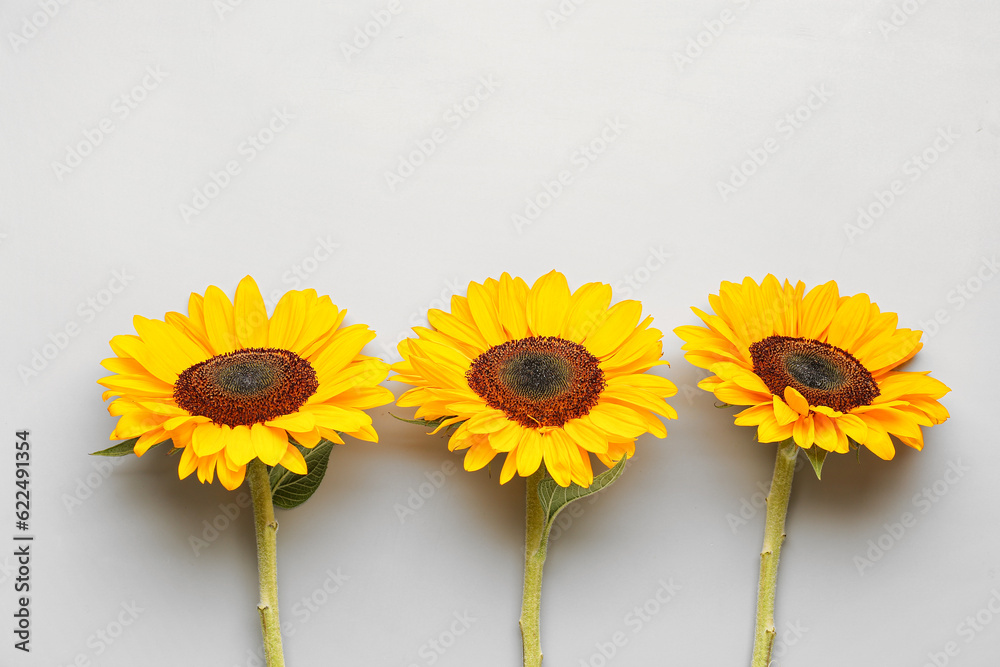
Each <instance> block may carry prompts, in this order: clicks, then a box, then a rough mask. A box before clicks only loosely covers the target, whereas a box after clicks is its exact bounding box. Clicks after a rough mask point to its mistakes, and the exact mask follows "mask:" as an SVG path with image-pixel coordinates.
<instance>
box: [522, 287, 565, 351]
mask: <svg viewBox="0 0 1000 667" xmlns="http://www.w3.org/2000/svg"><path fill="white" fill-rule="evenodd" d="M569 296H570V294H569V285H568V284H567V283H566V276H564V275H563V274H561V273H559V272H558V271H549V272H548V273H546V274H545V275H544V276H542V277H540V278H539V279H538V280H536V281H535V284H534V285H532V286H531V291H530V292H529V293H528V307H527V312H526V315H527V322H528V328H529V329H530V330H531V332H532V333H533V334H534V335H536V336H558V335H559V334H560V333H561V332H562V327H563V322H564V321H565V319H566V310H567V309H568V308H569Z"/></svg>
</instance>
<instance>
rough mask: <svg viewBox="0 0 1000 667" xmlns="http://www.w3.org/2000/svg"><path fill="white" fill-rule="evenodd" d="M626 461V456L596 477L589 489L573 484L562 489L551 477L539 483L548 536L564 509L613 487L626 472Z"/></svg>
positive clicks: (539, 494) (539, 497)
mask: <svg viewBox="0 0 1000 667" xmlns="http://www.w3.org/2000/svg"><path fill="white" fill-rule="evenodd" d="M626 459H627V457H625V456H623V457H621V459H619V461H618V463H616V464H615V467H614V468H610V469H609V470H605V471H604V472H602V473H601V474H599V475H595V476H594V482H593V484H591V485H590V486H588V487H587V488H584V487H582V486H580V485H578V484H572V483H571V484H570V485H569V486H567V487H562V486H559V485H558V484H556V481H555V480H554V479H552V478H551V477H546V478H545V479H543V480H542V481H541V482H539V484H538V499H539V500H540V501H541V503H542V511H543V512H545V531H546V534H548V530H549V528H550V527H551V526H552V522H553V521H554V520H555V518H556V515H558V514H559V512H560V511H562V509H563V508H564V507H566V506H567V505H569V504H570V503H571V502H573V501H574V500H580V499H581V498H586V497H587V496H589V495H593V494H595V493H597V492H598V491H600V490H601V489H606V488H607V487H609V486H611V484H612V483H614V481H615V480H616V479H618V478H619V477H621V475H622V471H624V470H625V460H626Z"/></svg>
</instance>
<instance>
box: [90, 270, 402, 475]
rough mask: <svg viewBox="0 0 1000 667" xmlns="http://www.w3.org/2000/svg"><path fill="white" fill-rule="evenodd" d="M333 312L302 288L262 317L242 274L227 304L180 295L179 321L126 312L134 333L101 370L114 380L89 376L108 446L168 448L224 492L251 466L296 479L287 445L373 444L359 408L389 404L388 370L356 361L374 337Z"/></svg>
mask: <svg viewBox="0 0 1000 667" xmlns="http://www.w3.org/2000/svg"><path fill="white" fill-rule="evenodd" d="M344 315H345V312H344V311H343V310H340V309H339V308H337V306H335V305H333V303H332V302H331V300H330V297H328V296H324V297H319V296H317V294H316V292H315V291H314V290H304V291H292V292H288V293H286V294H285V295H284V296H283V297H282V298H281V300H280V301H279V302H278V304H277V305H276V306H275V309H274V313H273V315H271V316H270V317H268V314H267V309H266V306H265V304H264V299H263V298H262V297H261V294H260V290H259V289H258V288H257V284H256V283H255V282H254V280H253V278H251V277H250V276H247V277H245V278H244V279H243V280H242V281H240V284H239V286H238V287H237V288H236V298H235V299H234V300H233V301H230V300H229V297H227V296H226V295H225V294H224V293H223V292H222V291H221V290H220V289H219V288H217V287H214V286H212V287H209V288H208V289H207V290H206V291H205V295H204V296H202V295H200V294H192V295H191V298H190V300H189V301H188V314H187V315H182V314H181V313H175V312H171V313H167V314H166V316H165V317H164V319H163V320H149V319H146V318H144V317H139V316H136V317H135V319H134V324H135V329H136V333H137V335H122V336H115V337H114V338H112V339H111V349H112V350H113V351H114V352H115V354H116V355H117V356H115V357H113V358H111V359H105V360H104V362H102V365H103V366H104V367H105V368H107V369H108V370H109V371H111V372H112V373H113V375H110V376H108V377H105V378H102V379H101V380H99V383H100V384H102V385H104V386H105V387H106V388H107V391H105V392H104V399H105V400H107V399H108V398H113V399H114V400H113V401H112V402H111V404H110V405H109V406H108V411H109V412H110V413H111V414H112V415H115V416H117V417H119V418H120V419H119V420H118V424H117V426H116V427H115V430H114V431H113V432H112V434H111V438H112V439H122V438H138V440H137V442H136V444H135V448H134V450H133V451H134V452H135V453H136V455H138V456H142V455H143V454H144V453H145V452H146V451H148V450H149V448H150V447H152V446H153V445H156V444H158V443H161V442H164V441H166V440H171V441H172V442H173V445H174V447H176V448H178V449H181V450H182V453H181V457H180V464H179V468H178V472H179V475H180V477H181V479H183V478H185V477H187V476H188V475H190V474H191V473H193V472H195V471H197V473H198V479H199V480H201V481H202V482H211V481H212V480H213V479H214V478H215V475H216V473H217V474H218V476H219V481H220V482H222V485H223V486H225V487H226V488H227V489H235V488H236V487H238V486H239V485H240V484H241V483H242V482H243V478H244V475H245V474H246V465H247V463H249V462H250V461H252V460H253V459H254V458H259V459H260V460H261V461H263V462H264V463H265V464H267V465H269V466H274V465H279V464H280V465H282V466H284V467H285V468H287V469H288V470H290V471H292V472H294V473H297V474H306V463H305V459H304V458H303V456H302V453H301V452H300V451H299V449H298V448H297V447H295V445H294V444H293V443H299V444H300V445H302V446H304V447H308V448H311V447H315V446H316V445H317V444H318V443H319V442H320V441H321V440H323V439H326V440H329V441H331V442H335V443H338V444H342V443H343V440H342V439H341V438H340V435H339V434H340V433H347V434H349V435H352V436H354V437H356V438H360V439H362V440H370V441H376V440H377V439H378V438H377V435H376V433H375V430H374V429H373V428H372V420H371V418H370V417H369V416H368V415H367V414H365V412H364V410H365V409H368V408H373V407H376V406H379V405H385V404H386V403H389V402H391V401H392V393H391V392H390V391H389V390H388V389H385V388H383V387H379V386H378V384H379V383H380V382H381V381H382V380H384V379H385V377H386V376H387V375H388V369H389V367H388V365H387V364H385V363H384V362H382V361H380V360H378V359H374V358H371V357H367V356H364V355H362V354H361V349H362V348H363V347H364V346H365V344H367V343H368V342H369V341H370V340H371V339H372V338H374V336H375V334H374V332H372V331H371V330H370V329H368V327H367V326H365V325H363V324H356V325H353V326H349V327H341V323H342V322H343V319H344Z"/></svg>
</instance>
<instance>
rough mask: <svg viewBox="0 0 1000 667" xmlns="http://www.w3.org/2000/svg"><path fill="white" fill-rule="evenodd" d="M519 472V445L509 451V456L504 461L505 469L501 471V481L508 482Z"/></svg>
mask: <svg viewBox="0 0 1000 667" xmlns="http://www.w3.org/2000/svg"><path fill="white" fill-rule="evenodd" d="M516 473H517V447H516V446H515V447H514V449H512V450H510V451H509V452H507V458H506V459H505V460H504V462H503V469H502V470H501V471H500V483H501V484H506V483H507V482H509V481H510V480H511V479H512V478H513V477H514V475H515V474H516Z"/></svg>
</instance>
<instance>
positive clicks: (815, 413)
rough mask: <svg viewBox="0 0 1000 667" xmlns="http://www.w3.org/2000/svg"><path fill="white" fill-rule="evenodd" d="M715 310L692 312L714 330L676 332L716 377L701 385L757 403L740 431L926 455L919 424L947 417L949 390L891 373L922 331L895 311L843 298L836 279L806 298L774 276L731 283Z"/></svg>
mask: <svg viewBox="0 0 1000 667" xmlns="http://www.w3.org/2000/svg"><path fill="white" fill-rule="evenodd" d="M709 304H710V305H711V307H712V310H713V311H714V312H715V314H714V315H709V314H707V313H705V312H702V311H701V310H699V309H697V308H693V309H692V310H694V312H695V314H697V315H698V317H700V318H701V319H702V321H704V323H705V324H706V325H707V326H705V327H701V326H683V327H678V328H677V329H675V332H676V333H677V335H678V336H680V337H681V338H682V339H683V340H684V341H685V344H684V346H683V349H684V350H686V351H687V354H686V355H685V356H686V358H687V360H688V361H690V362H691V363H692V364H694V365H695V366H699V367H701V368H705V369H708V370H709V371H710V372H711V373H712V375H711V376H710V377H708V378H705V379H704V380H702V381H701V382H700V383H699V385H698V386H699V387H701V388H702V389H705V390H707V391H711V392H713V393H714V394H715V396H716V398H718V399H719V400H720V401H722V402H724V403H728V404H730V405H739V406H750V407H748V408H747V409H745V410H743V411H742V412H740V413H739V414H737V415H736V424H738V425H750V426H756V427H757V439H758V440H759V441H760V442H778V441H782V440H786V439H788V438H793V439H794V442H795V444H796V445H798V446H799V447H801V448H803V449H809V448H811V447H813V446H814V445H815V446H817V447H819V448H820V449H822V450H826V451H828V452H840V453H846V452H847V451H849V447H850V441H852V440H853V441H854V442H855V443H857V444H858V445H864V446H865V447H867V448H868V449H870V450H871V451H872V452H873V453H874V454H875V455H876V456H878V457H879V458H882V459H886V460H888V459H891V458H892V457H893V456H894V455H895V448H894V446H893V443H892V438H890V437H889V436H890V435H893V436H896V438H898V439H899V441H900V442H902V443H903V444H905V445H908V446H910V447H913V448H915V449H918V450H919V449H922V448H923V443H924V441H923V434H922V431H921V430H920V427H921V426H932V425H934V424H940V423H941V422H943V421H944V420H945V419H947V418H948V411H947V410H946V409H945V408H944V406H942V405H941V404H940V403H939V402H938V399H939V398H941V397H942V396H944V395H945V394H946V393H948V391H950V390H949V388H948V387H946V386H945V385H944V384H943V383H942V382H940V381H939V380H937V379H935V378H932V377H930V376H928V374H927V373H916V372H900V371H896V370H893V369H895V368H897V367H898V366H899V365H900V364H902V363H904V362H906V361H908V360H909V359H910V358H912V357H913V355H915V354H916V353H917V351H918V350H919V349H920V348H921V346H922V343H921V342H920V336H921V332H920V331H911V330H910V329H898V328H896V325H897V317H896V314H895V313H883V312H881V311H880V310H879V307H878V306H877V305H875V304H874V303H872V302H871V300H870V299H869V298H868V295H867V294H855V295H854V296H850V297H847V296H840V293H839V291H838V288H837V283H836V282H834V281H830V282H828V283H826V284H824V285H820V286H817V287H814V288H812V289H811V290H809V292H808V293H806V292H805V286H804V285H803V283H802V282H799V283H797V284H795V285H794V286H793V285H792V284H791V283H790V282H788V281H787V280H786V281H785V283H784V284H783V285H782V284H781V283H779V282H778V279H777V278H775V277H774V276H773V275H768V276H767V277H766V278H765V279H764V280H763V282H762V283H761V284H760V285H758V284H757V283H756V282H754V281H753V280H751V279H750V278H746V279H744V280H743V283H742V284H735V283H730V282H724V283H722V286H721V288H720V290H719V294H718V295H715V294H713V295H711V296H709Z"/></svg>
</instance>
